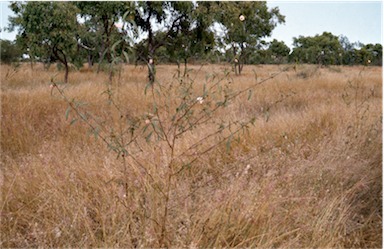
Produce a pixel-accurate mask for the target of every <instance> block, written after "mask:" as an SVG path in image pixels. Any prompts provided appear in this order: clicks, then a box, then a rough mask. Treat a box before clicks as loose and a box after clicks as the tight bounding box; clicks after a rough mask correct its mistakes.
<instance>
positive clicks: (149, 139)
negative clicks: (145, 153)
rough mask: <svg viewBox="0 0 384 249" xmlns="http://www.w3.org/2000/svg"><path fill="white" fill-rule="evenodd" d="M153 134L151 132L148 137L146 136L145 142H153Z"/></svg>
mask: <svg viewBox="0 0 384 249" xmlns="http://www.w3.org/2000/svg"><path fill="white" fill-rule="evenodd" d="M152 134H153V131H151V132H150V133H149V134H148V135H147V136H145V141H146V142H147V143H149V142H150V141H151V137H152Z"/></svg>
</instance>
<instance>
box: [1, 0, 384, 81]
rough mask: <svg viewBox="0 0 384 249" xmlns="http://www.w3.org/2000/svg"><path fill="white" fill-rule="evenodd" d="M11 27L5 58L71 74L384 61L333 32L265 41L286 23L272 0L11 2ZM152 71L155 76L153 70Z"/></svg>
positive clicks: (375, 47)
mask: <svg viewBox="0 0 384 249" xmlns="http://www.w3.org/2000/svg"><path fill="white" fill-rule="evenodd" d="M10 8H11V10H12V11H13V12H14V14H15V16H14V17H10V19H9V21H10V25H9V27H8V30H15V29H17V31H18V34H17V36H16V40H15V41H7V40H1V46H0V48H1V62H2V63H11V62H17V61H20V60H22V58H24V59H26V58H28V60H29V61H30V62H31V66H33V63H34V62H43V63H44V64H45V65H46V66H47V67H48V66H49V65H50V64H52V63H59V64H61V65H62V67H63V68H64V69H65V71H66V74H65V81H67V80H68V72H69V68H70V65H74V66H76V67H78V68H80V67H82V66H83V65H84V64H87V65H88V67H90V68H92V67H93V66H94V65H97V72H99V71H100V70H101V69H103V65H104V64H107V63H108V64H109V63H111V62H112V61H113V59H114V58H117V57H119V56H121V57H124V58H125V61H126V62H127V63H136V64H137V63H144V64H146V65H147V66H148V72H149V78H150V80H152V81H153V80H154V72H155V67H154V66H155V64H157V63H176V64H177V65H179V66H180V65H184V69H185V70H184V73H185V72H186V69H187V64H188V62H206V61H208V62H211V63H220V62H230V63H233V65H234V69H235V72H236V73H237V74H240V73H241V70H242V67H243V65H244V64H280V63H311V64H321V65H356V64H368V63H370V64H372V65H381V64H382V45H381V44H367V45H364V44H360V43H351V42H349V40H348V38H347V37H345V36H340V37H338V36H335V35H333V34H331V33H329V32H324V33H323V34H321V35H316V36H313V37H304V36H299V37H293V49H292V51H291V50H290V48H289V47H288V46H287V45H286V44H284V42H282V41H277V40H273V41H271V42H266V41H265V38H266V37H269V36H270V35H271V33H272V31H273V29H274V28H275V27H276V26H277V25H278V24H280V23H284V22H285V18H284V16H283V15H282V14H281V13H280V11H279V9H278V8H273V9H268V7H267V5H266V2H174V1H159V2H150V1H136V2H12V3H11V4H10ZM151 74H152V75H151Z"/></svg>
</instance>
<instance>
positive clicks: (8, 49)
mask: <svg viewBox="0 0 384 249" xmlns="http://www.w3.org/2000/svg"><path fill="white" fill-rule="evenodd" d="M22 55H23V53H22V50H21V49H20V48H19V46H18V45H17V44H16V43H15V42H12V41H9V40H2V39H0V62H1V63H6V64H9V63H12V62H17V61H19V60H20V58H21V56H22Z"/></svg>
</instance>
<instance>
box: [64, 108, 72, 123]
mask: <svg viewBox="0 0 384 249" xmlns="http://www.w3.org/2000/svg"><path fill="white" fill-rule="evenodd" d="M71 109H72V107H71V106H68V108H67V110H66V111H65V120H68V117H69V112H70V111H71Z"/></svg>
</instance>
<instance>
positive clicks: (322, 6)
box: [0, 0, 383, 48]
mask: <svg viewBox="0 0 384 249" xmlns="http://www.w3.org/2000/svg"><path fill="white" fill-rule="evenodd" d="M267 3H268V7H270V8H272V7H275V6H277V7H279V9H280V13H281V14H283V15H284V16H285V24H280V25H278V26H277V27H276V28H275V29H274V31H273V33H272V36H271V37H270V38H268V39H267V40H268V41H270V40H272V39H277V40H279V41H284V42H285V44H286V45H287V46H289V47H291V48H292V42H293V37H299V36H300V35H303V36H315V35H316V34H322V33H323V32H324V31H327V32H331V33H332V34H333V35H336V36H339V35H344V36H346V37H347V38H348V39H349V41H350V42H357V41H360V42H362V43H364V44H368V43H381V44H382V43H383V40H382V30H383V26H382V21H383V20H382V12H383V2H382V1H379V0H377V1H281V0H280V1H268V2H267ZM8 5H9V2H0V8H1V17H0V27H1V29H3V28H4V27H6V26H7V24H8V16H9V15H12V14H13V12H12V11H11V10H9V8H8ZM15 36H16V34H15V33H7V32H4V31H2V32H1V33H0V38H1V39H8V40H13V39H15Z"/></svg>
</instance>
